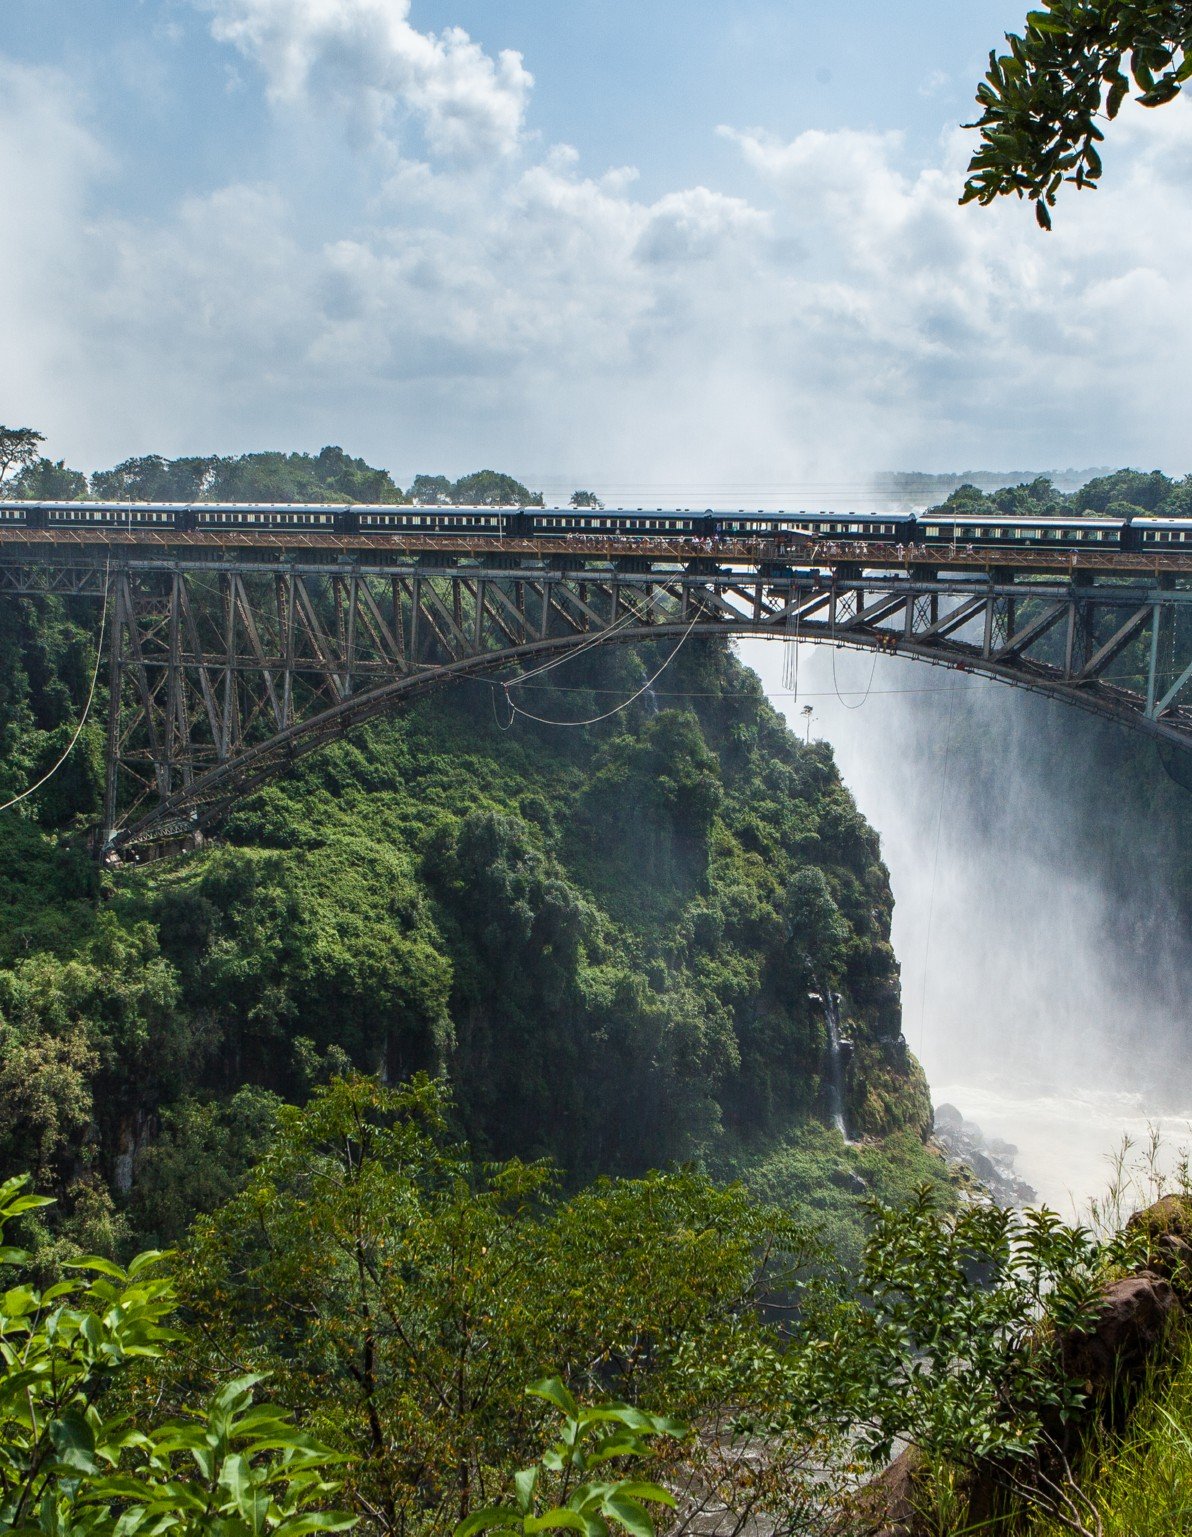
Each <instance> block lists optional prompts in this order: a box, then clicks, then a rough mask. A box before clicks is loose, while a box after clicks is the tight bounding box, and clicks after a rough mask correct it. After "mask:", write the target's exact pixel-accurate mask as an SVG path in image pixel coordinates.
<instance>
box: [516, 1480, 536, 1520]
mask: <svg viewBox="0 0 1192 1537" xmlns="http://www.w3.org/2000/svg"><path fill="white" fill-rule="evenodd" d="M537 1483H538V1469H537V1468H523V1469H522V1470H521V1472H520V1473H515V1474H514V1475H513V1487H514V1488H515V1489H516V1490H517V1503H518V1507H519V1508H520V1510H521V1513H522V1515H528V1514H529V1511H530V1507H531V1505H533V1503H534V1489H535V1487H536V1485H537Z"/></svg>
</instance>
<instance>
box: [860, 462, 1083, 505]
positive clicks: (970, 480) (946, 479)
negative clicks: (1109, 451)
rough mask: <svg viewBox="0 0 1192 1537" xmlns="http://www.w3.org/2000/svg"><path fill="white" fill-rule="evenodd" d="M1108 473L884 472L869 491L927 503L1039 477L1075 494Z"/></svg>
mask: <svg viewBox="0 0 1192 1537" xmlns="http://www.w3.org/2000/svg"><path fill="white" fill-rule="evenodd" d="M1112 469H1113V466H1112V465H1108V464H1100V465H1096V466H1095V467H1093V468H1091V469H1083V470H1077V469H1067V470H947V471H944V472H943V473H942V474H935V473H929V472H928V471H926V470H886V471H882V472H881V473H879V474H877V475H875V476H874V477H873V489H874V490H875V491H877V492H878V493H879V495H882V496H888V497H891V498H892V499H894V500H895V501H900V502H929V501H934V500H935V499H936V498H937V497H944V496H949V495H950V494H951V493H952V492H953V491H955V490H957V489H958V487H960V486H976V487H977V489H978V490H979V491H1001V490H1003V489H1005V488H1006V487H1008V486H1018V485H1027V484H1029V483H1030V482H1031V481H1033V480H1038V479H1039V477H1040V476H1041V475H1042V476H1044V477H1046V478H1047V479H1048V480H1051V481H1053V482H1054V483H1055V485H1057V486H1058V487H1059V489H1060V490H1061V491H1076V490H1079V488H1080V487H1081V486H1083V485H1085V484H1087V482H1088V481H1090V480H1092V479H1094V478H1095V477H1096V476H1098V475H1108V474H1110V473H1111V472H1112Z"/></svg>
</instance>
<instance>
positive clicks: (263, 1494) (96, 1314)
mask: <svg viewBox="0 0 1192 1537" xmlns="http://www.w3.org/2000/svg"><path fill="white" fill-rule="evenodd" d="M25 1184H26V1181H25V1180H24V1179H23V1178H14V1179H10V1180H8V1181H6V1182H5V1183H4V1184H3V1185H0V1238H4V1237H7V1236H10V1235H9V1234H8V1233H7V1232H6V1229H8V1228H10V1227H12V1226H13V1225H14V1224H19V1223H20V1221H21V1219H22V1218H27V1217H28V1215H29V1214H30V1213H31V1212H33V1211H36V1210H39V1209H41V1208H44V1207H45V1206H47V1205H48V1204H50V1203H49V1202H48V1201H47V1200H46V1199H45V1198H44V1197H39V1196H36V1195H32V1194H30V1193H28V1192H27V1191H26V1190H25V1189H24V1186H25ZM32 1261H33V1256H32V1255H30V1254H29V1253H28V1252H27V1251H25V1250H23V1249H20V1248H17V1247H15V1246H14V1245H12V1244H4V1245H2V1246H0V1271H3V1273H4V1279H5V1281H6V1282H11V1284H8V1285H6V1287H5V1289H4V1291H3V1292H2V1293H0V1341H2V1345H0V1524H2V1525H3V1529H4V1531H6V1532H11V1533H13V1534H15V1537H35V1534H36V1537H67V1534H70V1537H130V1534H131V1533H134V1532H166V1531H169V1532H173V1533H176V1534H178V1537H208V1534H209V1537H216V1534H219V1537H267V1534H276V1537H302V1534H303V1533H306V1532H315V1531H342V1530H344V1529H345V1528H347V1527H350V1526H353V1525H354V1524H355V1520H354V1518H353V1517H352V1516H351V1515H350V1514H348V1513H347V1512H336V1511H335V1510H334V1509H333V1508H331V1506H332V1505H333V1501H334V1496H335V1495H336V1494H337V1492H338V1489H339V1484H338V1480H337V1479H336V1477H335V1472H336V1470H337V1468H338V1466H339V1465H340V1464H341V1462H342V1458H340V1457H339V1456H337V1455H336V1454H334V1453H332V1452H330V1451H329V1450H328V1449H327V1448H325V1447H322V1446H320V1445H319V1443H318V1442H317V1441H315V1440H313V1439H312V1438H311V1437H310V1436H308V1435H306V1434H304V1433H303V1432H302V1431H300V1430H299V1429H298V1428H297V1426H296V1425H295V1424H294V1423H293V1420H292V1418H291V1416H290V1415H288V1414H287V1413H285V1412H284V1411H281V1410H278V1409H276V1408H275V1407H273V1406H270V1405H265V1404H259V1405H256V1406H254V1405H253V1393H254V1389H255V1387H256V1385H257V1382H258V1379H257V1378H255V1377H244V1376H241V1377H232V1378H230V1379H225V1381H224V1382H223V1384H222V1385H221V1386H220V1387H219V1388H218V1389H216V1390H215V1392H214V1393H213V1394H212V1396H211V1398H210V1400H209V1402H207V1403H206V1404H205V1405H204V1407H203V1409H202V1410H198V1411H195V1410H189V1409H187V1410H183V1412H181V1413H180V1414H178V1415H172V1414H169V1413H164V1412H163V1411H162V1408H161V1405H160V1402H155V1401H154V1398H153V1396H152V1395H151V1394H150V1393H148V1392H147V1391H146V1388H147V1386H148V1380H149V1378H148V1374H149V1373H150V1372H151V1371H152V1370H153V1369H154V1368H155V1367H156V1368H160V1367H162V1366H163V1365H164V1363H165V1362H166V1361H167V1360H168V1359H170V1358H172V1357H177V1356H182V1355H184V1354H185V1352H186V1351H187V1350H188V1348H189V1345H190V1341H189V1339H188V1337H187V1336H186V1335H185V1334H184V1333H182V1332H180V1331H179V1330H178V1328H177V1327H176V1321H175V1320H174V1318H173V1314H174V1311H175V1308H176V1305H177V1298H176V1294H175V1291H174V1287H173V1283H172V1281H171V1280H170V1278H169V1276H168V1274H167V1273H166V1272H165V1270H164V1267H163V1264H162V1256H161V1255H158V1254H154V1253H145V1254H140V1255H138V1256H137V1257H136V1258H135V1259H134V1260H133V1261H132V1263H131V1264H130V1265H129V1266H128V1268H127V1269H122V1268H121V1267H120V1266H118V1265H114V1264H113V1263H112V1262H111V1261H109V1260H106V1259H103V1258H100V1257H98V1256H85V1257H83V1258H80V1259H78V1260H75V1261H73V1262H72V1263H71V1264H70V1265H69V1266H68V1267H67V1270H66V1276H65V1278H64V1279H59V1280H56V1281H54V1282H53V1284H51V1285H48V1286H41V1285H39V1284H38V1282H37V1279H36V1276H35V1274H34V1272H33V1269H32Z"/></svg>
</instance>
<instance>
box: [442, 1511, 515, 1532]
mask: <svg viewBox="0 0 1192 1537" xmlns="http://www.w3.org/2000/svg"><path fill="white" fill-rule="evenodd" d="M521 1524H522V1518H521V1511H520V1510H514V1508H513V1506H512V1505H487V1506H486V1507H485V1508H484V1509H483V1510H474V1511H473V1512H472V1514H471V1515H470V1516H465V1517H464V1519H463V1520H462V1521H461V1522H460V1523H459V1525H458V1526H457V1527H456V1528H455V1531H454V1532H453V1533H452V1537H472V1534H473V1533H474V1532H491V1531H492V1530H493V1529H494V1528H495V1527H519V1526H521Z"/></svg>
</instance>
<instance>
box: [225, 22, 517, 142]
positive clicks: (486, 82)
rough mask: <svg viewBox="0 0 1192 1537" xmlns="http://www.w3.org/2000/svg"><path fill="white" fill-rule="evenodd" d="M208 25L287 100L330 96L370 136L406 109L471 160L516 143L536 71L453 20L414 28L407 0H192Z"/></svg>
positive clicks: (394, 124) (428, 134)
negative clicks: (209, 16)
mask: <svg viewBox="0 0 1192 1537" xmlns="http://www.w3.org/2000/svg"><path fill="white" fill-rule="evenodd" d="M195 3H197V4H198V5H199V6H200V7H201V8H202V9H204V10H207V11H211V12H213V13H214V19H213V21H212V32H213V33H214V35H215V37H216V39H217V40H218V41H220V42H224V43H230V44H232V46H233V47H235V48H236V49H238V50H239V52H240V53H241V54H243V55H244V56H245V57H246V58H249V59H251V60H252V61H253V62H254V63H256V64H257V65H259V66H260V68H261V69H262V70H264V72H265V75H266V78H267V80H268V82H269V94H270V96H271V98H272V99H273V100H274V101H276V102H284V103H287V104H289V105H291V106H295V105H305V104H307V103H309V102H312V101H317V100H319V99H324V100H326V99H328V98H329V99H330V100H332V101H334V102H335V103H336V104H337V105H338V106H340V107H345V106H346V107H348V108H349V109H350V111H351V112H352V113H353V115H355V116H357V117H358V118H359V119H360V120H362V121H363V122H364V123H365V124H366V125H367V126H368V128H369V129H370V130H371V131H372V132H373V133H375V134H388V133H391V132H394V131H396V130H399V129H400V126H401V123H402V120H403V118H404V117H405V116H407V115H412V116H413V117H414V118H415V119H416V120H417V122H418V123H419V125H420V126H421V128H422V131H423V133H424V135H425V138H426V144H427V147H428V149H429V151H430V152H431V153H432V154H433V155H436V156H440V157H443V158H445V159H448V160H456V161H464V162H470V161H474V160H477V159H482V158H485V157H487V156H490V155H498V156H500V155H508V154H511V153H512V152H513V151H514V150H515V149H516V148H517V146H518V144H519V142H520V140H521V135H522V126H523V121H524V118H525V111H526V102H527V99H528V97H529V92H530V87H531V86H532V85H533V78H532V76H531V75H530V74H529V72H528V71H527V69H526V67H525V65H524V63H523V62H522V56H521V54H520V53H515V52H513V51H512V50H510V49H505V50H502V52H501V53H499V54H498V55H497V57H496V58H495V59H494V58H491V57H490V56H489V55H488V54H487V53H485V51H484V50H483V48H481V47H480V46H479V45H478V44H477V43H474V42H473V41H472V40H471V38H470V37H469V36H468V34H467V33H466V32H464V31H463V30H462V29H461V28H459V27H448V28H446V29H445V30H444V31H443V32H441V33H439V34H437V35H436V34H435V33H433V32H419V31H418V29H417V28H416V27H413V26H411V25H410V22H409V12H410V0H195Z"/></svg>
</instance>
